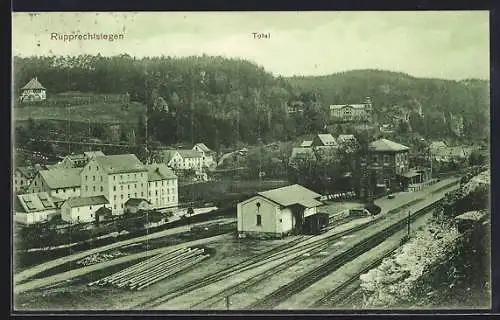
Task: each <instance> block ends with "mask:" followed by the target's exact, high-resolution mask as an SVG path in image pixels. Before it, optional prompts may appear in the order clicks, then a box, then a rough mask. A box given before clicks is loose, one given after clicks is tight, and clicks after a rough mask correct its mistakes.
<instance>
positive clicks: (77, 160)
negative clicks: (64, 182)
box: [58, 151, 104, 168]
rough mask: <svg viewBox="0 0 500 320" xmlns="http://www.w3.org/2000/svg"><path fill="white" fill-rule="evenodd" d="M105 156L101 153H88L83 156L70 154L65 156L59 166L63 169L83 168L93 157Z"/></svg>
mask: <svg viewBox="0 0 500 320" xmlns="http://www.w3.org/2000/svg"><path fill="white" fill-rule="evenodd" d="M97 156H104V153H103V152H101V151H88V152H84V153H82V154H70V155H67V156H65V157H64V158H63V159H62V160H61V162H60V163H59V164H58V166H59V167H61V168H83V167H84V166H85V165H86V164H87V163H88V162H89V161H90V159H92V158H93V157H97Z"/></svg>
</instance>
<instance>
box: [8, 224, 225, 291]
mask: <svg viewBox="0 0 500 320" xmlns="http://www.w3.org/2000/svg"><path fill="white" fill-rule="evenodd" d="M214 221H219V222H232V221H234V219H227V218H224V219H220V220H214ZM205 223H206V221H205V222H200V223H194V224H191V225H189V226H182V227H177V228H172V229H167V230H163V231H159V232H155V233H151V234H148V235H145V236H141V237H137V238H133V239H128V240H124V241H119V242H115V243H112V244H108V245H106V246H102V247H99V248H94V249H90V250H87V251H82V252H78V253H75V254H72V255H69V256H65V257H61V258H58V259H54V260H51V261H48V262H45V263H42V264H39V265H36V266H34V267H31V268H29V269H26V270H23V271H22V272H20V273H18V274H14V284H17V283H19V282H21V281H24V280H26V279H28V278H31V277H33V276H35V275H37V274H39V273H41V272H43V271H46V270H49V269H52V268H54V267H57V266H59V265H62V264H65V263H68V262H70V261H76V260H79V259H82V258H84V257H86V256H88V255H91V254H94V253H99V252H103V251H107V250H110V249H116V248H119V247H123V246H126V245H129V244H133V243H137V242H143V241H146V240H150V239H156V238H161V237H165V236H168V235H172V234H176V233H182V232H186V231H189V230H190V229H191V227H192V226H194V225H202V224H205Z"/></svg>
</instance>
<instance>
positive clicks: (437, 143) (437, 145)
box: [430, 141, 446, 148]
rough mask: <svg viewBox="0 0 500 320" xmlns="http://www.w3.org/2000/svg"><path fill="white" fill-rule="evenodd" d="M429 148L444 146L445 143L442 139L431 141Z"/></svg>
mask: <svg viewBox="0 0 500 320" xmlns="http://www.w3.org/2000/svg"><path fill="white" fill-rule="evenodd" d="M430 147H431V148H446V143H444V141H433V142H431V144H430Z"/></svg>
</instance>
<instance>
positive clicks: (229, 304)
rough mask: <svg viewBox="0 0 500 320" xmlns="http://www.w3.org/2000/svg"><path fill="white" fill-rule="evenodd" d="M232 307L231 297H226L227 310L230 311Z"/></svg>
mask: <svg viewBox="0 0 500 320" xmlns="http://www.w3.org/2000/svg"><path fill="white" fill-rule="evenodd" d="M230 306H231V301H229V296H226V310H229V307H230Z"/></svg>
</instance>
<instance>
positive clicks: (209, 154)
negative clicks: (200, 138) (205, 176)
mask: <svg viewBox="0 0 500 320" xmlns="http://www.w3.org/2000/svg"><path fill="white" fill-rule="evenodd" d="M192 150H194V151H198V152H201V155H202V162H203V164H202V166H204V167H213V166H214V165H215V164H216V162H215V158H214V156H215V152H214V151H212V150H211V149H210V148H208V147H207V146H206V145H205V144H204V143H197V144H195V145H194V147H193V149H192Z"/></svg>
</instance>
